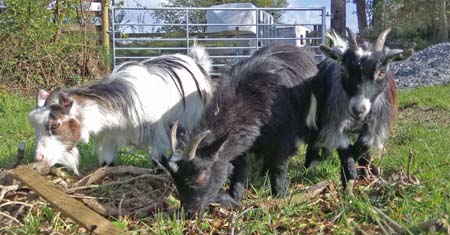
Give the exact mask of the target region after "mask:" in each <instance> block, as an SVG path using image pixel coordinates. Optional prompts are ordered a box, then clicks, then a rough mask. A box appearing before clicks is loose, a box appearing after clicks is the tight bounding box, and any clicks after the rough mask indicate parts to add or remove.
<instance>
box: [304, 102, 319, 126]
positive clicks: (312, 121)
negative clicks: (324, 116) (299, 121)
mask: <svg viewBox="0 0 450 235" xmlns="http://www.w3.org/2000/svg"><path fill="white" fill-rule="evenodd" d="M306 126H308V127H310V128H312V129H314V130H317V100H316V97H315V96H314V95H311V104H310V106H309V112H308V116H307V117H306Z"/></svg>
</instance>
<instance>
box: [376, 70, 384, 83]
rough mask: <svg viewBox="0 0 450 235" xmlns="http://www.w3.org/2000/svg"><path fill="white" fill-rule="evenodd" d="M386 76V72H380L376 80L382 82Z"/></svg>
mask: <svg viewBox="0 0 450 235" xmlns="http://www.w3.org/2000/svg"><path fill="white" fill-rule="evenodd" d="M384 75H386V71H385V70H379V71H378V73H377V74H376V76H375V80H378V81H379V80H382V79H383V78H384Z"/></svg>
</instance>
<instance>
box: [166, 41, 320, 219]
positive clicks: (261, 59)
mask: <svg viewBox="0 0 450 235" xmlns="http://www.w3.org/2000/svg"><path fill="white" fill-rule="evenodd" d="M316 72H317V66H316V64H315V62H314V59H313V58H312V57H311V56H310V55H309V54H307V53H306V52H305V51H304V50H303V49H301V48H298V47H295V46H293V45H282V44H278V45H274V46H270V47H265V48H262V49H260V50H258V51H257V52H256V53H255V54H253V55H252V56H251V57H250V58H249V59H247V60H244V61H241V62H240V63H238V64H236V65H234V66H233V67H232V69H231V71H230V72H229V73H228V74H226V75H225V76H224V78H223V80H222V84H221V85H220V87H219V89H218V91H217V92H216V93H215V95H214V98H213V101H212V102H211V104H210V105H209V106H208V108H207V110H206V112H205V115H204V117H203V119H202V122H201V124H200V127H199V128H198V129H196V135H195V137H193V138H192V139H191V140H190V142H189V144H188V145H187V146H186V147H184V149H181V150H180V149H176V146H177V143H176V138H172V139H173V142H172V145H173V155H172V157H171V158H162V159H161V160H162V162H161V164H162V165H163V166H165V167H166V168H167V169H168V171H169V173H170V174H171V176H172V178H173V180H174V183H175V185H176V187H177V189H178V192H179V194H180V199H181V203H182V206H183V207H184V209H185V211H186V212H187V215H188V216H192V215H195V214H196V213H200V212H202V211H203V210H204V209H205V208H206V207H207V206H208V204H209V203H210V202H213V201H219V202H221V203H227V204H235V203H236V201H239V200H240V199H241V198H242V197H243V194H244V180H245V172H244V169H245V155H246V153H255V155H256V156H257V157H258V158H260V159H263V164H264V169H265V170H267V171H268V172H269V177H270V182H271V188H272V193H274V194H277V195H278V194H279V195H283V194H285V193H286V191H287V189H288V185H289V179H288V177H287V161H288V159H289V157H290V156H292V155H294V154H295V152H296V150H297V139H298V138H297V137H298V135H299V133H305V132H306V131H307V129H306V128H307V127H306V125H305V124H303V122H301V120H305V119H306V114H307V112H308V105H309V103H310V97H311V95H308V94H306V95H305V94H303V93H301V92H298V91H297V90H296V89H294V88H295V87H299V86H300V87H301V86H302V84H303V83H305V81H306V79H307V78H309V77H311V76H313V75H314V74H315V73H316ZM175 127H176V125H175ZM172 133H173V134H172V137H175V133H176V131H175V129H174V130H173V131H172ZM229 176H230V181H231V182H230V188H229V194H230V196H231V197H230V196H227V194H222V193H219V190H220V189H221V188H222V186H223V184H224V183H225V182H226V181H227V179H228V177H229Z"/></svg>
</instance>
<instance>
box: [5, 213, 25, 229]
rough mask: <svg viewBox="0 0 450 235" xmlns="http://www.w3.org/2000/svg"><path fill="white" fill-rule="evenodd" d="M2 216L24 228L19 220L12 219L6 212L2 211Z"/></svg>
mask: <svg viewBox="0 0 450 235" xmlns="http://www.w3.org/2000/svg"><path fill="white" fill-rule="evenodd" d="M0 215H1V216H4V217H6V218H8V219H10V220H12V221H14V222H16V223H17V224H19V225H20V226H23V224H22V223H20V221H19V220H17V219H16V218H14V217H12V216H10V215H8V214H6V213H4V212H1V211H0Z"/></svg>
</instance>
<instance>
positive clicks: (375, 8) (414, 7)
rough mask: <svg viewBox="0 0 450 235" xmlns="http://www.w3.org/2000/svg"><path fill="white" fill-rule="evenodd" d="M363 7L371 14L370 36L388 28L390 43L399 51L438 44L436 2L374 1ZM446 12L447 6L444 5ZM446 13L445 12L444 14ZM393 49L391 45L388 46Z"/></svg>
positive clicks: (417, 0) (437, 10)
mask: <svg viewBox="0 0 450 235" xmlns="http://www.w3.org/2000/svg"><path fill="white" fill-rule="evenodd" d="M369 2H373V4H374V5H370V4H367V6H368V8H371V10H370V12H372V13H373V22H372V23H373V28H372V33H371V35H372V36H374V37H376V36H377V35H378V34H379V33H380V32H381V31H382V30H384V29H385V28H387V27H392V28H393V32H392V33H391V38H392V39H391V43H392V44H395V46H400V47H401V48H406V47H416V48H417V49H423V48H425V47H427V46H429V45H431V44H434V43H436V42H439V31H440V22H439V10H440V5H439V1H421V0H414V1H406V0H378V1H369ZM447 11H450V7H449V6H448V5H447ZM448 14H449V13H447V15H448ZM392 46H393V47H394V45H392Z"/></svg>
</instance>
